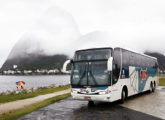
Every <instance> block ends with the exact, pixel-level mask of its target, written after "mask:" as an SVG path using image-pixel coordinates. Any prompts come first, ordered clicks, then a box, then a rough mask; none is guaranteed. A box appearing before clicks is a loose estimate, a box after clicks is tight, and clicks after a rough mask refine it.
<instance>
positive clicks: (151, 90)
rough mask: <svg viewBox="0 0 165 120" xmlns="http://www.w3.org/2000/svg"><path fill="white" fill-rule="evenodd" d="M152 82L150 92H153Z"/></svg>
mask: <svg viewBox="0 0 165 120" xmlns="http://www.w3.org/2000/svg"><path fill="white" fill-rule="evenodd" d="M153 89H154V88H153V84H152V82H151V84H150V93H152V92H153Z"/></svg>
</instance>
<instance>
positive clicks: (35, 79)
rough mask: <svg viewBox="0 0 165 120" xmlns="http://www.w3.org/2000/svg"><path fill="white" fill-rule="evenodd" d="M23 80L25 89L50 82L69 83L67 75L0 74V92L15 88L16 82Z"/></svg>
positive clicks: (46, 84)
mask: <svg viewBox="0 0 165 120" xmlns="http://www.w3.org/2000/svg"><path fill="white" fill-rule="evenodd" d="M18 81H24V82H25V83H26V85H25V86H24V88H25V89H30V88H36V87H44V86H49V85H51V84H55V85H56V86H59V85H66V84H69V83H70V76H69V75H52V76H0V92H4V91H7V90H11V91H12V90H16V82H18Z"/></svg>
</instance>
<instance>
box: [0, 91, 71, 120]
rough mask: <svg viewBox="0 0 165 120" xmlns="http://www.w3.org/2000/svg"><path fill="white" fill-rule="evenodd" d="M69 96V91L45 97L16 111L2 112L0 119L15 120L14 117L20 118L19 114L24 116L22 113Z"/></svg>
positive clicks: (24, 113)
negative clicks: (48, 97) (43, 99)
mask: <svg viewBox="0 0 165 120" xmlns="http://www.w3.org/2000/svg"><path fill="white" fill-rule="evenodd" d="M69 96H70V93H68V94H64V95H60V96H56V97H53V98H50V99H47V100H45V101H42V102H39V103H35V104H33V105H30V106H28V107H25V108H22V109H19V110H17V111H12V112H10V113H6V114H2V115H0V120H16V119H18V118H20V117H21V116H24V115H26V114H28V113H31V112H33V111H35V110H38V109H40V108H42V107H45V106H47V105H49V104H52V103H54V102H56V101H59V100H62V99H65V98H67V97H69Z"/></svg>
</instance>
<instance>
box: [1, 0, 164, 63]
mask: <svg viewBox="0 0 165 120" xmlns="http://www.w3.org/2000/svg"><path fill="white" fill-rule="evenodd" d="M164 6H165V0H0V66H1V65H2V64H3V62H4V61H5V60H6V59H7V56H8V54H9V53H10V51H11V49H12V47H13V46H14V45H15V43H16V42H17V41H18V40H20V39H21V38H22V37H23V36H26V35H27V34H28V35H29V32H31V31H33V30H34V29H35V30H38V31H39V30H40V27H41V25H42V26H43V24H44V26H46V27H44V28H48V27H49V28H48V29H49V30H48V31H49V34H46V35H50V36H51V35H54V29H52V28H50V26H51V24H52V26H54V25H53V24H55V23H54V22H50V23H49V24H48V25H47V24H45V23H46V22H47V20H46V19H45V18H46V17H48V18H49V19H51V15H52V16H53V13H51V14H49V15H48V16H47V15H46V13H47V11H50V10H51V8H59V9H62V11H65V12H66V13H67V14H69V15H70V16H72V17H71V18H69V20H71V19H72V22H69V23H71V25H72V27H73V26H74V27H73V28H74V32H75V35H77V36H78V35H79V34H81V35H82V36H83V37H82V38H81V39H80V43H82V41H84V42H85V43H86V44H87V43H88V42H89V43H90V37H88V36H90V35H89V34H90V33H94V34H92V36H95V35H96V37H97V33H98V32H95V31H105V32H106V33H107V34H108V35H109V36H110V37H109V41H108V40H107V39H106V41H108V42H109V46H111V43H113V44H118V43H122V44H123V46H124V47H129V48H133V49H135V50H137V51H140V52H144V51H145V50H153V51H158V52H161V53H163V54H164V53H165V47H164V45H165V7H164ZM55 10H56V9H53V10H52V11H55ZM65 12H59V13H61V14H63V13H65ZM62 18H65V17H62ZM66 20H67V19H66ZM38 21H42V22H39V23H40V24H38ZM43 21H44V22H43ZM60 25H61V24H60ZM55 27H56V26H55ZM64 27H65V26H63V28H64ZM67 27H69V26H68V23H67ZM42 29H43V27H42ZM75 30H76V31H75ZM72 33H73V32H72ZM33 34H34V33H33ZM37 34H39V33H37ZM84 36H87V37H84ZM85 38H87V39H88V40H86V41H85ZM98 38H99V37H98ZM41 39H42V38H41ZM69 40H70V39H68V41H67V42H66V43H67V44H69ZM62 42H64V41H54V42H53V43H52V42H51V47H52V48H53V44H61V43H62ZM96 42H97V41H96ZM108 42H105V43H106V45H107V43H108ZM78 43H79V42H77V44H78ZM77 44H76V46H78V45H77ZM119 45H120V44H119ZM48 46H49V45H47V47H48ZM72 47H73V46H72Z"/></svg>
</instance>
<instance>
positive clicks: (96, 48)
mask: <svg viewBox="0 0 165 120" xmlns="http://www.w3.org/2000/svg"><path fill="white" fill-rule="evenodd" d="M115 48H120V49H124V50H127V51H130V52H133V53H136V54H140V55H143V56H146V57H149V58H153V59H155V60H157V58H156V57H152V56H149V55H146V54H143V53H140V52H136V51H134V50H131V49H128V48H121V47H95V48H87V49H80V50H76V52H79V51H87V50H99V49H115Z"/></svg>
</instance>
